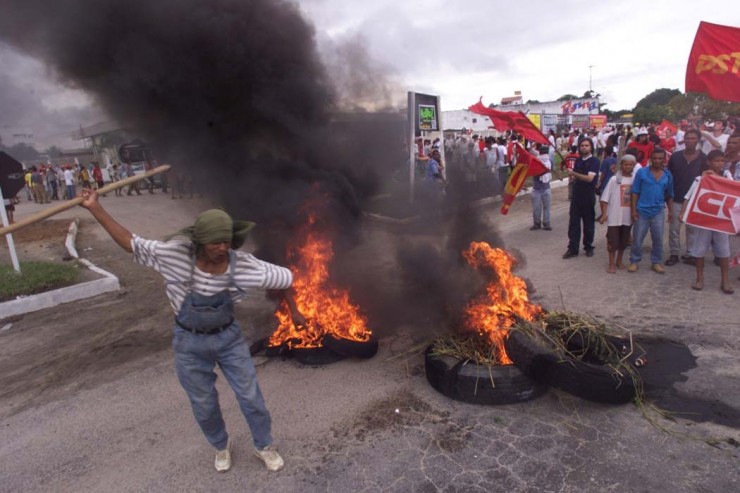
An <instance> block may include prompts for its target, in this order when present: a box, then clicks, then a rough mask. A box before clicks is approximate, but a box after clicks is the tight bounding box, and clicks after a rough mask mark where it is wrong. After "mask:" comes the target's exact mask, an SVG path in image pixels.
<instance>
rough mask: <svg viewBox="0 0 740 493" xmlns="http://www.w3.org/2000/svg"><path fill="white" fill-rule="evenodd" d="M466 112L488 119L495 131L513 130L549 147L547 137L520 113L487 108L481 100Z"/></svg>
mask: <svg viewBox="0 0 740 493" xmlns="http://www.w3.org/2000/svg"><path fill="white" fill-rule="evenodd" d="M468 110H469V111H472V112H473V113H477V114H479V115H485V116H487V117H488V118H490V119H491V122H492V123H493V126H494V127H496V130H499V131H503V130H513V131H515V132H516V133H517V134H519V135H521V136H523V137H524V138H525V139H528V140H531V141H534V142H539V143H540V144H545V145H550V141H549V140H547V137H545V136H544V134H543V133H542V132H540V129H539V128H537V127H535V125H534V123H532V120H530V119H529V118H527V115H525V114H524V113H522V112H521V111H519V112H514V111H498V110H494V109H493V108H489V107H487V106H485V105H484V104H483V98H481V100H480V101H478V102H477V103H476V104H474V105H472V106H470V107H469V108H468Z"/></svg>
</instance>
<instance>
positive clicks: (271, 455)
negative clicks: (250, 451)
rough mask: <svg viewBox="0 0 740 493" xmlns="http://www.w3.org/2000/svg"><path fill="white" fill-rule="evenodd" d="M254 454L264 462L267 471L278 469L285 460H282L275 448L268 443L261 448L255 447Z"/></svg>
mask: <svg viewBox="0 0 740 493" xmlns="http://www.w3.org/2000/svg"><path fill="white" fill-rule="evenodd" d="M254 455H256V456H257V457H259V458H260V459H261V460H262V462H264V463H265V466H267V470H268V471H279V470H280V469H282V468H283V466H284V465H285V461H283V458H282V457H280V454H278V453H277V449H276V448H275V446H274V445H268V446H267V447H265V448H263V449H262V450H259V449H257V448H255V449H254Z"/></svg>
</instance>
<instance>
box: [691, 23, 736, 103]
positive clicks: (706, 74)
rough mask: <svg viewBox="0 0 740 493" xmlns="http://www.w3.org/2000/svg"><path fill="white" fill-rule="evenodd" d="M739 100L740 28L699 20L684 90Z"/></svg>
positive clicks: (712, 96) (726, 99)
mask: <svg viewBox="0 0 740 493" xmlns="http://www.w3.org/2000/svg"><path fill="white" fill-rule="evenodd" d="M689 91H693V92H701V93H704V94H707V95H709V97H711V98H712V99H720V100H725V101H737V102H740V28H737V27H730V26H721V25H719V24H710V23H709V22H700V23H699V29H698V30H697V31H696V38H694V45H693V46H692V47H691V54H690V55H689V63H688V66H687V67H686V92H689Z"/></svg>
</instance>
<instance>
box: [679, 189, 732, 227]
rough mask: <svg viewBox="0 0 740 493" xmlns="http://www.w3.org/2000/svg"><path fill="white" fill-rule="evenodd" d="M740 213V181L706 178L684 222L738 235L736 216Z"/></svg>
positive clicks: (693, 196)
mask: <svg viewBox="0 0 740 493" xmlns="http://www.w3.org/2000/svg"><path fill="white" fill-rule="evenodd" d="M738 210H740V181H734V180H730V179H727V178H720V177H718V176H714V175H704V176H702V178H701V180H700V181H699V186H698V188H697V189H696V191H695V192H694V194H693V195H692V196H691V198H690V199H689V203H688V204H687V205H686V210H685V211H684V215H683V221H684V222H685V223H686V224H690V225H692V226H696V227H698V228H704V229H710V230H712V231H719V232H720V233H728V234H731V235H734V234H736V233H740V227H738V226H740V224H736V223H737V221H735V222H733V215H735V216H736V215H737V211H738Z"/></svg>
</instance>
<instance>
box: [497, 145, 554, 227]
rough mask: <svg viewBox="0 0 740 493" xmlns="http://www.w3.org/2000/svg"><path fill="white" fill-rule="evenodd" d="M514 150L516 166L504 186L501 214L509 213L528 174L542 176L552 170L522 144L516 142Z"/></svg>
mask: <svg viewBox="0 0 740 493" xmlns="http://www.w3.org/2000/svg"><path fill="white" fill-rule="evenodd" d="M514 152H515V155H516V166H514V170H513V171H512V172H511V174H510V175H509V179H508V180H507V182H506V186H505V187H504V203H503V205H502V206H501V214H504V215H506V214H508V212H509V208H510V207H511V204H512V203H513V202H514V199H515V198H516V194H518V193H519V191H520V190H521V189H522V186H523V185H524V180H526V179H527V177H528V176H540V175H542V174H545V173H548V172H549V171H550V170H549V169H547V168H546V167H545V165H544V164H542V161H540V160H539V159H537V158H536V157H535V156H533V155H532V154H530V153H529V152H527V150H526V149H525V148H524V147H522V146H521V145H520V144H516V146H515V147H514Z"/></svg>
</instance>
